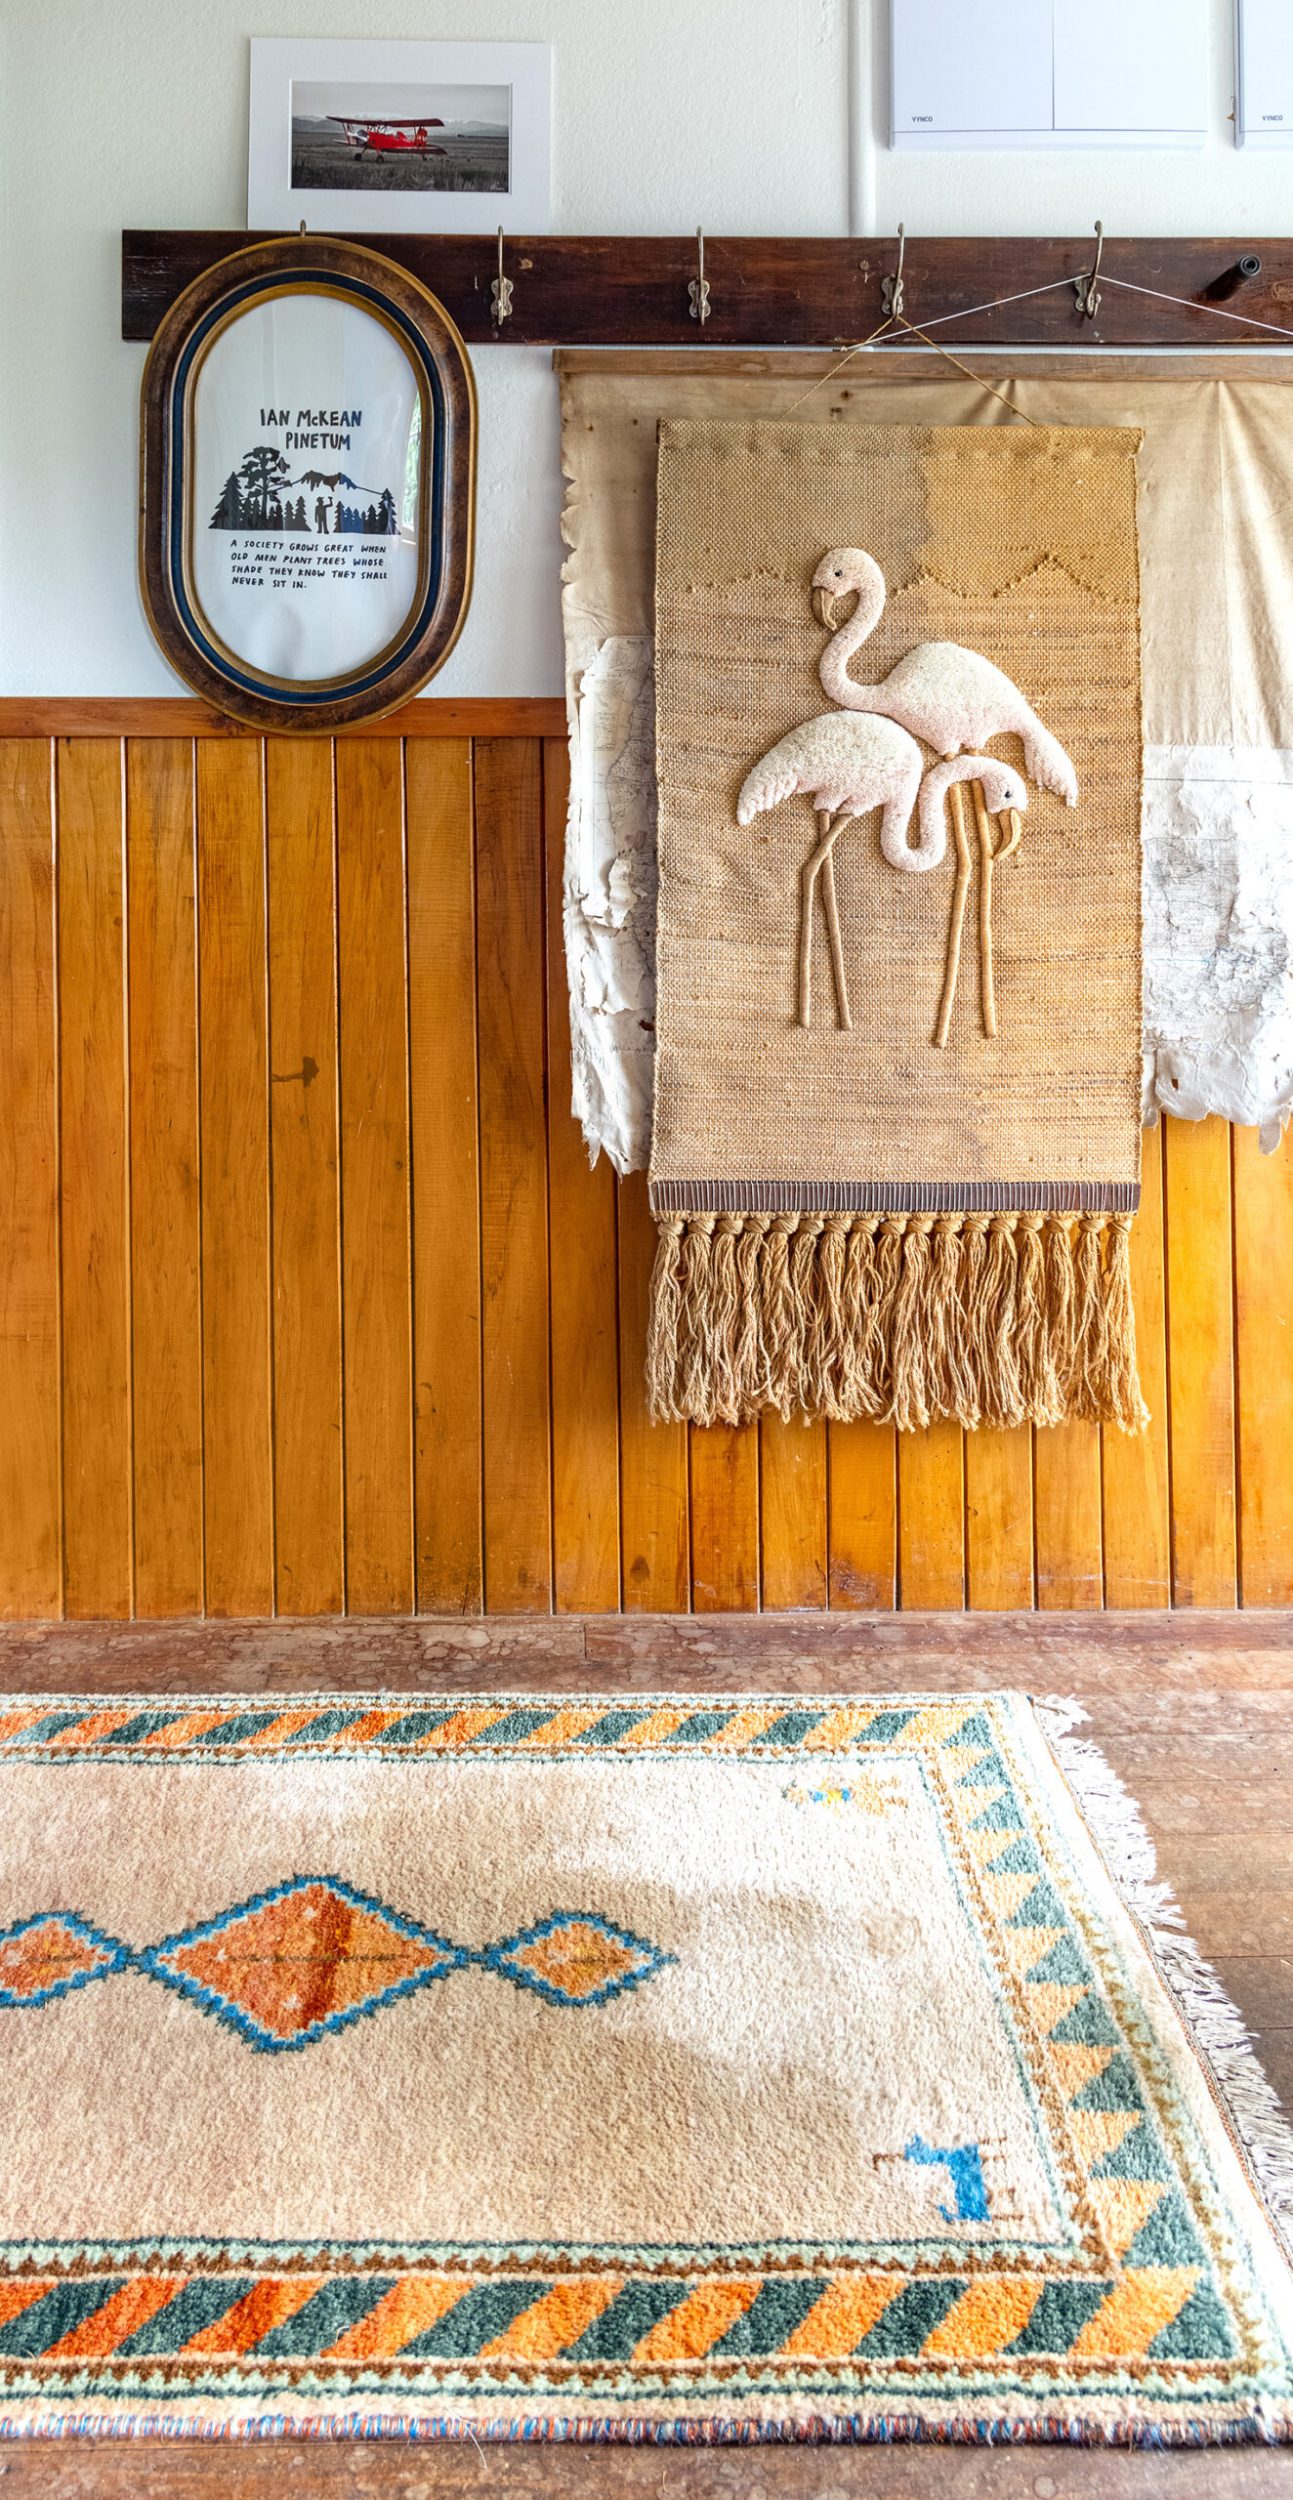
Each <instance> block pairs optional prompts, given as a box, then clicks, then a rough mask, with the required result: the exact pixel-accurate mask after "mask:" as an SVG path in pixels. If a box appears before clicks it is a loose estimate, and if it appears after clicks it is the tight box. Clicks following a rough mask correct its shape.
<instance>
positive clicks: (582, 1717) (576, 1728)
mask: <svg viewBox="0 0 1293 2500" xmlns="http://www.w3.org/2000/svg"><path fill="white" fill-rule="evenodd" d="M605 1716H606V1704H605V1702H604V1701H599V1702H597V1703H595V1704H594V1706H593V1707H592V1709H587V1708H585V1709H583V1710H575V1709H570V1710H557V1711H554V1713H553V1715H552V1717H551V1718H550V1719H545V1720H544V1722H543V1725H542V1727H534V1728H531V1730H530V1733H529V1735H528V1736H523V1737H522V1738H521V1740H520V1751H521V1752H522V1753H546V1751H547V1749H548V1747H549V1745H568V1744H569V1743H570V1742H571V1740H572V1739H573V1738H574V1737H576V1736H582V1735H583V1733H584V1730H585V1728H589V1727H596V1725H597V1722H598V1720H599V1719H604V1718H605Z"/></svg>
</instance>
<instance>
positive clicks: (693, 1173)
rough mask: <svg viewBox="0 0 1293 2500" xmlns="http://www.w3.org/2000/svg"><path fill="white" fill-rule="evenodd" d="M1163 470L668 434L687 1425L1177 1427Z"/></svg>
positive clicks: (655, 1369) (997, 441)
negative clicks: (1154, 616) (1145, 474)
mask: <svg viewBox="0 0 1293 2500" xmlns="http://www.w3.org/2000/svg"><path fill="white" fill-rule="evenodd" d="M1138 443H1139V436H1138V435H1137V434H1136V433H1135V432H1134V431H1132V430H1130V429H1124V428H1095V427H1045V426H1035V425H1025V424H1019V425H1015V426H1008V427H1007V426H1004V425H1003V426H993V427H978V426H975V427H960V426H948V427H905V426H861V425H859V426H852V425H851V426H847V427H842V426H836V425H826V426H821V425H796V424H793V423H790V424H764V425H759V424H730V423H715V422H697V423H686V422H674V423H664V424H662V425H661V427H660V436H659V455H658V457H659V472H658V480H657V488H658V495H657V548H656V640H657V773H658V780H659V809H660V814H659V855H660V894H659V920H658V935H657V977H658V1011H657V1012H658V1035H657V1056H656V1072H655V1118H654V1138H653V1149H652V1161H651V1199H652V1206H653V1210H654V1213H655V1217H656V1222H657V1227H658V1231H659V1255H658V1258H657V1262H656V1270H655V1277H654V1282H653V1288H652V1309H651V1325H650V1343H649V1349H648V1379H649V1386H650V1394H651V1401H652V1406H653V1410H654V1411H655V1412H656V1413H657V1414H658V1415H660V1416H663V1417H674V1418H677V1417H686V1418H688V1419H690V1420H691V1421H692V1422H695V1423H701V1424H705V1423H712V1422H717V1421H722V1422H737V1421H743V1420H745V1419H747V1418H748V1417H750V1416H751V1415H754V1414H757V1413H758V1412H759V1411H760V1410H761V1409H763V1408H775V1409H777V1410H779V1411H780V1412H781V1413H782V1414H783V1415H785V1416H787V1417H788V1416H790V1415H791V1414H793V1413H796V1412H798V1413H802V1414H804V1415H806V1416H819V1415H827V1416H832V1417H836V1418H841V1419H845V1418H854V1417H859V1416H870V1417H874V1418H876V1419H881V1418H883V1419H889V1420H892V1421H894V1422H895V1423H896V1424H897V1425H898V1426H899V1428H900V1429H905V1430H912V1429H920V1428H922V1427H924V1426H925V1425H927V1424H928V1423H930V1422H933V1421H935V1420H938V1419H940V1418H943V1417H950V1418H954V1419H956V1420H957V1421H959V1422H960V1423H962V1424H964V1425H966V1426H967V1427H970V1428H974V1427H975V1426H978V1425H980V1424H983V1425H989V1426H994V1427H1000V1426H1003V1425H1010V1424H1016V1423H1022V1422H1024V1421H1025V1420H1031V1421H1032V1422H1035V1423H1039V1424H1050V1423H1060V1422H1063V1421H1065V1420H1067V1419H1069V1418H1070V1417H1082V1418H1086V1419H1089V1420H1093V1421H1100V1422H1108V1423H1114V1424H1118V1425H1121V1426H1122V1427H1124V1428H1125V1429H1128V1430H1136V1429H1138V1428H1139V1427H1140V1426H1141V1425H1142V1423H1143V1422H1144V1419H1145V1418H1144V1408H1143V1405H1142V1402H1141V1397H1140V1390H1139V1385H1138V1381H1137V1374H1136V1357H1135V1335H1134V1318H1133V1312H1132V1303H1131V1292H1130V1281H1129V1258H1128V1235H1129V1230H1130V1226H1131V1223H1132V1220H1133V1217H1134V1214H1135V1209H1136V1205H1137V1201H1138V1197H1139V1173H1140V1109H1139V1100H1140V1095H1139V1087H1140V1066H1139V1055H1140V837H1139V825H1140V779H1141V728H1140V675H1139V579H1138V567H1137V547H1136V525H1135V498H1136V482H1135V461H1136V451H1137V447H1138Z"/></svg>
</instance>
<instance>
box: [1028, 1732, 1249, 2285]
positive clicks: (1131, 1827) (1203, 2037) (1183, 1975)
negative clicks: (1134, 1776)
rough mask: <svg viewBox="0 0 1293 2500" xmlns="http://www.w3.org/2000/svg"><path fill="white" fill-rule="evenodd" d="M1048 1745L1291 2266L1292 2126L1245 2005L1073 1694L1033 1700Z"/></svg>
mask: <svg viewBox="0 0 1293 2500" xmlns="http://www.w3.org/2000/svg"><path fill="white" fill-rule="evenodd" d="M1033 1707H1034V1710H1035V1711H1036V1714H1037V1719H1038V1724H1039V1725H1040V1727H1041V1729H1042V1732H1043V1734H1044V1736H1045V1737H1046V1740H1047V1743H1048V1744H1049V1746H1050V1748H1051V1751H1052V1753H1053V1754H1054V1756H1055V1759H1056V1761H1057V1763H1058V1764H1059V1767H1060V1769H1061V1771H1062V1772H1063V1774H1064V1777H1065V1779H1066V1780H1067V1782H1068V1785H1069V1787H1070V1788H1071V1789H1072V1791H1073V1795H1074V1797H1075V1798H1076V1800H1077V1803H1078V1805H1079V1807H1080V1809H1081V1812H1082V1816H1083V1820H1084V1821H1085V1822H1086V1824H1087V1825H1088V1827H1089V1829H1090V1831H1091V1834H1092V1837H1093V1838H1094V1840H1095V1841H1096V1844H1097V1846H1098V1848H1099V1850H1100V1854H1101V1856H1102V1857H1103V1859H1104V1862H1105V1864H1106V1866H1107V1867H1108V1870H1109V1873H1110V1875H1111V1876H1112V1877H1113V1880H1114V1883H1115V1885H1116V1887H1117V1890H1118V1892H1119V1894H1120V1896H1121V1898H1122V1900H1123V1901H1124V1902H1125V1904H1126V1906H1127V1908H1128V1909H1129V1910H1130V1911H1131V1913H1132V1915H1133V1916H1134V1917H1135V1919H1136V1920H1137V1921H1138V1923H1139V1925H1140V1926H1141V1928H1142V1929H1143V1930H1144V1933H1145V1936H1146V1938H1147V1940H1148V1942H1149V1945H1150V1947H1151V1950H1152V1952H1153V1955H1154V1959H1155V1961H1156V1962H1157V1964H1158V1967H1159V1970H1160V1972H1161V1975H1162V1977H1163V1979H1164V1980H1165V1982H1166V1984H1167V1987H1168V1989H1169V1991H1170V1993H1171V1995H1172V1997H1173V1998H1174V2000H1175V2002H1176V2004H1177V2006H1178V2008H1179V2009H1180V2012H1181V2015H1182V2017H1183V2019H1184V2021H1185V2024H1186V2028H1187V2030H1188V2031H1189V2034H1190V2037H1191V2039H1192V2040H1193V2041H1194V2043H1195V2045H1196V2047H1197V2048H1198V2049H1199V2051H1200V2054H1201V2056H1202V2057H1203V2059H1204V2061H1205V2063H1206V2065H1207V2067H1208V2069H1209V2071H1210V2073H1211V2075H1212V2077H1213V2080H1214V2082H1215V2084H1216V2087H1217V2090H1218V2093H1219V2094H1220V2096H1221V2099H1222V2101H1223V2102H1224V2104H1225V2107H1226V2109H1227V2111H1228V2112H1229V2115H1230V2119H1231V2123H1232V2125H1233V2128H1234V2132H1235V2135H1236V2137H1237V2138H1238V2140H1239V2143H1240V2146H1241V2147H1242V2150H1243V2153H1244V2156H1245V2159H1246V2161H1247V2163H1248V2166H1249V2169H1250V2170H1251V2172H1252V2175H1253V2180H1254V2182H1255V2184H1256V2186H1257V2188H1258V2190H1259V2193H1260V2195H1261V2198H1262V2202H1263V2203H1264V2205H1265V2207H1266V2210H1267V2212H1268V2214H1269V2215H1270V2218H1271V2221H1272V2223H1273V2224H1274V2227H1275V2231H1276V2233H1277V2236H1278V2237H1279V2239H1280V2240H1281V2241H1282V2243H1283V2245H1284V2247H1285V2248H1286V2249H1287V2251H1288V2254H1289V2256H1290V2258H1291V2259H1293V2120H1291V2119H1290V2118H1289V2117H1288V2115H1287V2114H1286V2112H1285V2110H1284V2108H1283V2105H1282V2103H1281V2101H1280V2099H1279V2095H1278V2094H1277V2092H1276V2091H1275V2088H1274V2086H1273V2085H1272V2084H1271V2083H1270V2082H1268V2080H1267V2078H1266V2075H1265V2074H1264V2073H1263V2071H1262V2067H1261V2064H1260V2061H1259V2059H1258V2056H1257V2052H1256V2050H1255V2048H1254V2046H1253V2034H1252V2033H1251V2031H1250V2030H1249V2029H1248V2026H1247V2024H1246V2023H1245V2021H1244V2018H1243V2016H1242V2014H1241V2013H1240V2011H1239V2008H1238V2006H1237V2005H1236V2004H1235V2003H1234V2000H1233V1999H1232V1998H1231V1997H1230V1996H1228V1995H1227V1993H1226V1990H1225V1989H1224V1988H1223V1986H1222V1984H1221V1981H1220V1979H1219V1978H1218V1977H1217V1974H1216V1972H1215V1971H1214V1970H1213V1968H1212V1966H1211V1963H1209V1962H1206V1961H1205V1960H1204V1957H1203V1955H1202V1954H1201V1953H1200V1951H1199V1948H1198V1946H1197V1945H1196V1944H1195V1942H1194V1939H1193V1937H1192V1936H1190V1935H1189V1934H1187V1932H1186V1927H1185V1914H1184V1912H1183V1910H1182V1909H1181V1907H1180V1904H1179V1903H1178V1902H1177V1900H1176V1899H1175V1897H1174V1895H1173V1893H1172V1891H1171V1888H1170V1886H1169V1885H1167V1884H1165V1883H1164V1882H1163V1880H1162V1878H1161V1876H1160V1875H1159V1872H1158V1859H1157V1855H1156V1853H1155V1849H1154V1843H1153V1841H1152V1840H1151V1838H1150V1835H1149V1832H1148V1830H1147V1829H1146V1826H1145V1822H1144V1818H1143V1816H1142V1814H1141V1810H1140V1807H1139V1806H1138V1804H1137V1803H1136V1800H1135V1798H1134V1797H1133V1796H1132V1795H1131V1793H1130V1791H1129V1789H1128V1788H1127V1787H1126V1786H1125V1785H1124V1783H1123V1781H1122V1780H1121V1779H1120V1778H1119V1776H1118V1773H1117V1772H1116V1771H1115V1770H1114V1768H1113V1765H1112V1763H1110V1762H1109V1761H1108V1760H1107V1759H1106V1757H1105V1755H1104V1754H1103V1753H1102V1752H1101V1750H1100V1747H1099V1746H1098V1745H1096V1744H1093V1743H1092V1742H1091V1740H1090V1738H1089V1737H1082V1736H1075V1735H1074V1734H1073V1730H1074V1728H1076V1727H1080V1726H1081V1725H1083V1724H1084V1722H1085V1721H1086V1719H1087V1712H1086V1711H1085V1710H1084V1709H1083V1708H1082V1705H1081V1703H1080V1702H1078V1701H1075V1700H1074V1699H1073V1698H1072V1696H1071V1695H1070V1696H1063V1695H1059V1694H1046V1695H1044V1696H1042V1697H1041V1698H1038V1697H1034V1700H1033Z"/></svg>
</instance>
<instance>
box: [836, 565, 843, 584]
mask: <svg viewBox="0 0 1293 2500" xmlns="http://www.w3.org/2000/svg"><path fill="white" fill-rule="evenodd" d="M835 579H836V581H837V582H842V581H843V579H844V567H843V565H842V564H837V565H836V567H835Z"/></svg>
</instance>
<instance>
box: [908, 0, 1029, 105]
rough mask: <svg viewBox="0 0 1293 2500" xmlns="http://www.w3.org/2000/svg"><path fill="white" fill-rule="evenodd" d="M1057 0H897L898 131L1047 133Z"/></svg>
mask: <svg viewBox="0 0 1293 2500" xmlns="http://www.w3.org/2000/svg"><path fill="white" fill-rule="evenodd" d="M1051 6H1052V0H950V5H949V0H895V8H894V21H893V95H894V135H895V137H898V136H899V134H900V133H903V134H905V133H907V132H912V131H915V132H917V133H920V134H922V135H924V136H925V137H932V136H934V135H935V134H941V133H947V132H951V131H983V132H988V131H991V132H994V133H996V132H1000V131H1011V130H1049V128H1050V125H1051V53H1052V31H1051Z"/></svg>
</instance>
